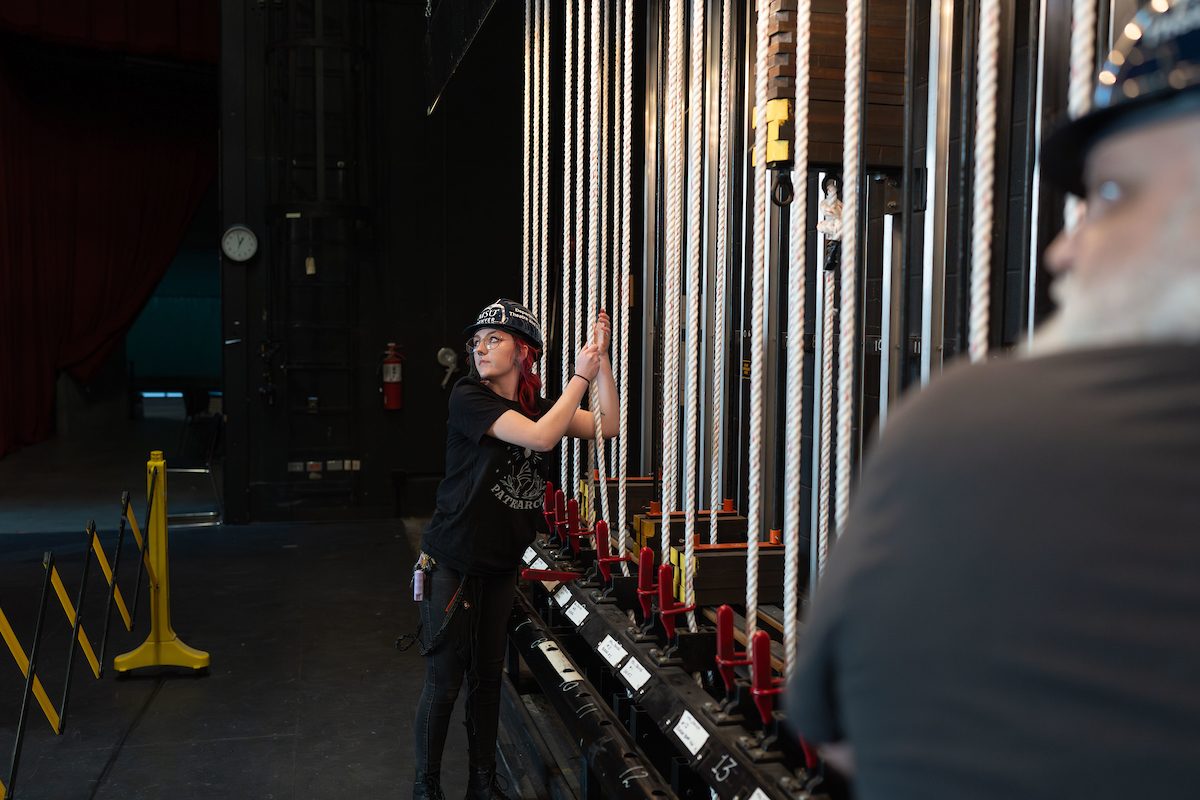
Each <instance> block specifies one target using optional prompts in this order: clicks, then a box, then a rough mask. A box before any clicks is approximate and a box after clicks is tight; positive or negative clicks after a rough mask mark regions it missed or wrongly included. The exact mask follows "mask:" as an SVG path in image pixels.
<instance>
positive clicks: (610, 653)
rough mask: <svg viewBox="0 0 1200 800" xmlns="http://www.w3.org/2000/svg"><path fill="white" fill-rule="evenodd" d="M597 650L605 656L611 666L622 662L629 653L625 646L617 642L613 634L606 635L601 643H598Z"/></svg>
mask: <svg viewBox="0 0 1200 800" xmlns="http://www.w3.org/2000/svg"><path fill="white" fill-rule="evenodd" d="M596 652H597V653H599V654H600V655H602V656H604V660H605V661H607V662H608V665H609V666H610V667H615V666H616V665H617V664H619V663H621V659H622V658H624V657H625V656H627V655H629V653H628V652H626V650H625V648H624V647H621V645H620V644H619V643H618V642H617V640H616V639H614V638H613V637H612V636H605V637H604V640H603V641H602V642H600V644H598V645H596Z"/></svg>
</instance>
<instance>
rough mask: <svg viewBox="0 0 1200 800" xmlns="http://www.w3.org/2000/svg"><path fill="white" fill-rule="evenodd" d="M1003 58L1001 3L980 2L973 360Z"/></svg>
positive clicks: (980, 336) (984, 301)
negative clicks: (998, 86)
mask: <svg viewBox="0 0 1200 800" xmlns="http://www.w3.org/2000/svg"><path fill="white" fill-rule="evenodd" d="M999 59H1000V0H980V4H979V59H978V62H977V64H978V71H977V73H976V90H975V91H976V97H975V154H974V155H975V165H974V170H975V175H974V192H973V196H972V206H971V313H970V328H969V334H968V337H969V343H970V344H969V346H970V354H971V361H983V360H984V359H986V358H987V351H988V327H989V321H990V320H989V314H990V311H991V308H990V304H991V281H992V225H993V222H994V212H995V209H994V193H995V184H996V94H997V82H998V80H999V78H998V75H999V69H1000V67H999Z"/></svg>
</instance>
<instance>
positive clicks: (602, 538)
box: [596, 519, 625, 583]
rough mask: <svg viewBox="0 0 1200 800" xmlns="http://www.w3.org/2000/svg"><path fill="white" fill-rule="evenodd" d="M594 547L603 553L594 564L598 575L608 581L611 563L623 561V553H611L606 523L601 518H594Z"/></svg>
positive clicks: (609, 579) (610, 578) (610, 573)
mask: <svg viewBox="0 0 1200 800" xmlns="http://www.w3.org/2000/svg"><path fill="white" fill-rule="evenodd" d="M601 543H603V544H601ZM596 548H597V550H598V551H599V552H601V553H604V555H602V556H600V557H598V558H597V559H596V565H597V566H598V567H599V568H600V575H601V576H603V578H604V582H605V583H608V582H609V581H611V580H612V565H613V564H620V563H621V562H622V561H624V560H625V554H624V553H620V554H618V555H615V556H614V555H612V544H611V543H610V542H609V539H608V523H607V522H605V521H604V520H602V519H598V520H596Z"/></svg>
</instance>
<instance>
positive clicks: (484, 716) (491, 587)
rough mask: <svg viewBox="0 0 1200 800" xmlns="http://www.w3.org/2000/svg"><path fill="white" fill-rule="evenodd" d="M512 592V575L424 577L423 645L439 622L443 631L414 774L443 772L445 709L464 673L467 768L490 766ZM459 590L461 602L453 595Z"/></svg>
mask: <svg viewBox="0 0 1200 800" xmlns="http://www.w3.org/2000/svg"><path fill="white" fill-rule="evenodd" d="M516 587H517V573H516V571H515V570H514V571H513V572H512V573H511V574H509V575H506V576H503V577H474V576H473V577H469V578H467V580H466V581H463V579H462V576H461V575H460V574H459V573H457V572H455V571H454V570H452V569H449V568H448V567H445V566H441V565H438V566H436V567H434V569H433V571H432V572H431V573H429V574H428V575H427V576H426V578H425V599H424V600H422V601H421V644H422V647H428V646H429V643H430V642H431V641H432V640H433V638H434V636H435V635H437V633H438V632H439V631H443V625H444V626H445V629H444V631H443V632H442V638H441V640H440V641H439V642H437V643H436V644H435V646H434V648H433V650H431V651H430V652H429V653H428V654H427V655H426V656H425V659H426V661H425V687H424V689H423V690H422V691H421V699H420V701H419V702H418V703H417V718H416V721H415V723H414V724H413V733H414V736H413V738H414V739H415V740H416V768H417V775H418V776H420V775H425V776H428V777H439V776H440V774H441V769H442V750H443V749H444V748H445V745H446V731H447V728H448V727H449V725H450V712H451V711H453V710H454V701H455V700H456V699H457V698H458V690H459V688H460V687H461V686H462V681H463V677H464V676H465V677H466V679H467V707H466V715H467V720H466V725H467V753H468V757H469V761H470V765H471V767H473V768H474V767H487V768H494V767H495V765H496V729H497V727H498V725H499V722H500V678H501V671H502V670H503V668H504V647H505V643H506V642H507V640H508V617H509V613H510V612H511V611H512V603H513V595H514V592H515V591H516ZM460 589H461V592H462V594H461V597H456V595H457V594H458V593H459V591H460ZM448 612H449V613H450V619H449V621H448V622H447V620H446V617H447V613H448Z"/></svg>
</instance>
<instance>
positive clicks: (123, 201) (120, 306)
mask: <svg viewBox="0 0 1200 800" xmlns="http://www.w3.org/2000/svg"><path fill="white" fill-rule="evenodd" d="M69 5H71V6H72V7H76V6H80V5H82V6H88V5H89V4H87V3H80V2H74V3H70V4H69ZM90 5H91V6H92V7H93V8H94V7H97V6H99V5H100V4H98V3H92V4H90ZM120 5H122V6H123V7H126V8H127V9H133V8H134V7H138V8H141V7H143V6H144V7H145V8H150V7H152V6H154V7H157V5H158V4H157V3H149V2H147V3H132V2H130V3H124V4H120ZM164 5H171V4H164ZM180 5H182V4H180ZM40 6H41V4H40V3H32V2H28V3H24V4H22V3H13V2H8V3H6V4H4V10H3V12H0V28H2V27H5V26H8V27H9V28H10V29H11V28H12V27H14V25H13V20H14V18H15V17H14V15H15V13H16V12H15V11H14V9H16V10H18V11H19V10H20V9H26V10H28V9H30V8H35V9H36V8H39V7H40ZM60 8H61V6H60ZM67 16H70V15H66V14H63V15H55V16H54V19H55V20H61V19H62V18H64V17H67ZM99 16H101V17H102V16H103V15H99ZM97 17H98V15H96V14H91V15H90V16H88V17H87V18H88V19H90V20H93V21H95V20H96V19H97ZM130 18H131V19H132V18H133V15H132V11H130ZM48 19H49V18H48V16H47V15H45V14H42V15H40V16H38V15H34V16H32V17H29V18H28V20H27V21H33V22H37V21H38V20H40V22H38V25H40V26H41V27H35V28H30V29H29V30H30V32H33V33H37V34H39V35H41V34H50V35H51V36H50V38H54V39H60V40H67V39H71V37H72V36H75V35H77V34H75V33H72V32H71V31H70V30H68V29H67V28H66V27H64V26H63V25H59V26H58V27H57V28H55V29H53V30H51V27H52V26H50V25H49V24H48V23H47V20H48ZM110 19H115V16H111V17H110ZM151 19H155V17H153V16H151ZM31 24H32V22H31ZM154 29H155V30H157V28H154ZM99 30H104V31H112V30H113V28H112V27H111V26H108V27H106V26H100V28H99ZM214 30H215V29H214ZM79 35H83V34H79ZM9 38H11V37H9ZM19 38H20V39H21V40H22V41H21V44H22V46H21V47H16V48H14V47H5V48H3V54H0V457H2V456H3V455H4V454H5V453H6V452H9V451H11V450H13V449H15V448H16V447H19V446H21V445H24V444H31V443H34V442H37V441H40V440H42V439H45V438H46V437H48V436H49V435H50V434H51V433H52V432H53V423H54V400H55V381H56V378H57V375H58V373H59V372H60V371H62V370H68V371H70V373H71V374H72V375H74V376H75V377H76V378H78V379H79V380H81V381H85V382H86V381H87V380H88V379H89V377H91V376H92V375H93V374H94V372H95V370H96V369H97V368H98V367H99V366H100V364H102V363H103V361H104V359H105V357H106V356H107V355H108V354H109V353H110V352H111V350H112V347H113V346H114V345H115V344H116V343H117V342H118V341H119V340H120V338H121V337H122V336H123V335H124V333H125V331H126V330H127V329H128V327H129V326H130V325H131V324H132V323H133V321H134V319H135V318H136V317H137V314H138V313H139V311H140V310H141V308H142V306H143V305H144V304H145V302H146V300H147V299H148V298H149V296H150V294H151V293H152V292H153V290H154V287H155V286H156V285H157V284H158V282H159V280H160V279H161V278H162V276H163V274H164V272H165V271H166V268H167V266H168V265H169V264H170V262H171V259H172V258H173V256H174V255H175V252H176V250H177V249H178V247H179V244H180V242H181V241H182V239H183V235H184V232H185V231H186V229H187V226H188V223H189V221H190V220H191V218H192V216H193V214H194V213H195V211H196V208H197V206H198V204H199V202H200V199H201V197H202V196H203V194H204V192H205V190H206V189H207V187H208V186H209V184H211V182H212V180H213V179H214V176H215V174H216V144H217V119H216V112H215V93H214V92H212V91H211V90H209V91H207V92H205V91H195V90H194V89H193V90H191V91H188V90H180V91H170V90H164V87H163V86H162V85H161V84H156V83H155V82H154V81H148V82H139V81H136V80H131V79H130V74H129V73H128V72H127V71H126V72H122V71H121V70H119V69H118V70H109V71H106V70H104V69H98V70H90V69H88V68H87V67H86V66H83V67H80V66H79V62H77V63H76V64H75V66H70V65H68V66H64V67H62V68H61V69H58V68H51V69H48V68H47V66H46V65H47V61H46V60H45V58H44V56H43V57H41V58H29V57H28V54H29V53H30V52H34V51H36V50H37V48H38V47H39V46H42V45H39V44H38V43H37V42H36V41H33V40H30V39H28V37H24V36H22V37H19ZM72 40H73V39H72ZM122 41H124V45H125V46H127V48H128V49H130V50H135V51H140V52H143V53H149V52H154V53H160V54H161V53H166V54H168V55H170V54H172V53H174V54H176V55H178V54H179V53H180V52H182V51H181V50H180V49H179V48H180V44H179V42H178V41H176V42H175V44H174V45H172V47H173V48H174V49H173V50H172V48H171V47H165V46H164V45H162V41H163V40H161V39H156V38H149V39H146V40H143V45H142V46H134V45H131V43H130V42H129V41H127V40H122V39H121V36H120V35H117V34H113V35H111V36H109V37H108V38H107V39H105V40H104V41H103V42H101V44H106V45H107V44H109V43H114V44H112V46H114V47H116V46H120V44H121V42H122ZM160 46H161V47H165V49H155V48H160ZM209 54H210V55H212V56H214V57H215V43H213V44H212V46H211V47H210V50H209ZM49 63H52V64H54V63H58V62H57V61H56V60H54V59H51V60H50V62H49ZM82 63H84V64H85V65H86V61H84V62H82ZM164 333H165V334H167V333H169V332H164Z"/></svg>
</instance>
